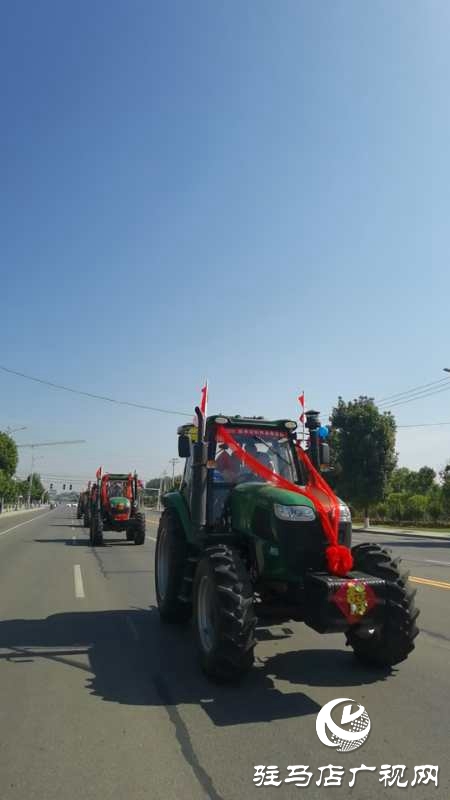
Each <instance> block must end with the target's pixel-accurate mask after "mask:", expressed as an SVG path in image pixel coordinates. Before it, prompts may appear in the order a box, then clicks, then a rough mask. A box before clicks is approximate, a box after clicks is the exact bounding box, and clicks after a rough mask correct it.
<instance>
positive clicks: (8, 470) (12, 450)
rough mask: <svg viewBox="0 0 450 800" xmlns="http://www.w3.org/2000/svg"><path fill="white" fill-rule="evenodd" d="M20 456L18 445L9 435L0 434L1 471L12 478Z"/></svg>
mask: <svg viewBox="0 0 450 800" xmlns="http://www.w3.org/2000/svg"><path fill="white" fill-rule="evenodd" d="M18 460H19V456H18V453H17V445H16V443H15V441H14V439H11V436H8V434H7V433H0V470H2V472H4V473H5V475H7V476H8V477H9V478H12V476H13V475H14V473H15V471H16V469H17V462H18Z"/></svg>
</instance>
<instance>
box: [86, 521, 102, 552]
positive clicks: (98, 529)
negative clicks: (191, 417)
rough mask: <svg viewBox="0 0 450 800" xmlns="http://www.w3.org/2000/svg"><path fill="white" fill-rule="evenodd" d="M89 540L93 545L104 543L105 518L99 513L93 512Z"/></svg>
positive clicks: (98, 545)
mask: <svg viewBox="0 0 450 800" xmlns="http://www.w3.org/2000/svg"><path fill="white" fill-rule="evenodd" d="M89 541H90V544H91V546H92V547H101V546H102V545H103V520H102V518H101V517H100V515H99V514H92V516H91V526H90V528H89Z"/></svg>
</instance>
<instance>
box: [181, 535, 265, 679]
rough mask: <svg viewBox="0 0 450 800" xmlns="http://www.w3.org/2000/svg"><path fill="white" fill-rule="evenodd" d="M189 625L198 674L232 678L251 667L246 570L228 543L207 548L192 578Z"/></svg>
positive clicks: (251, 613)
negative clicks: (197, 657)
mask: <svg viewBox="0 0 450 800" xmlns="http://www.w3.org/2000/svg"><path fill="white" fill-rule="evenodd" d="M193 596H194V625H195V636H196V640H197V647H198V650H199V654H200V663H201V666H202V669H203V670H204V672H205V673H206V674H207V675H209V676H210V677H212V678H214V679H215V680H218V681H221V682H225V681H227V682H229V681H233V682H235V681H237V680H238V679H239V678H241V677H242V676H243V675H244V674H245V673H246V672H248V670H249V669H250V668H251V667H252V665H253V661H254V648H255V625H256V615H255V610H254V606H253V587H252V584H251V581H250V578H249V575H248V572H247V569H246V567H245V565H244V563H243V561H242V559H241V558H240V556H239V553H238V552H237V551H236V550H235V549H234V548H232V547H227V546H226V545H217V546H215V547H209V548H207V550H206V551H205V554H204V557H203V558H202V560H201V561H200V563H199V564H198V567H197V570H196V573H195V580H194V593H193Z"/></svg>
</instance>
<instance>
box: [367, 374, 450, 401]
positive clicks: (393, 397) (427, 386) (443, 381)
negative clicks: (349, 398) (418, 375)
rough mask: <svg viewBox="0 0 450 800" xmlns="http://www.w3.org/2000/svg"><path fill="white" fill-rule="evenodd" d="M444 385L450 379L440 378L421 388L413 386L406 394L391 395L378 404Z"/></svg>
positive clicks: (382, 398)
mask: <svg viewBox="0 0 450 800" xmlns="http://www.w3.org/2000/svg"><path fill="white" fill-rule="evenodd" d="M443 383H450V378H440V380H438V381H432V383H423V384H422V385H421V386H413V387H412V388H411V389H405V391H404V392H397V394H390V395H388V396H387V397H381V398H380V400H376V404H377V405H378V406H379V405H382V404H383V403H385V402H386V401H388V400H394V399H396V398H400V397H403V396H404V395H409V394H411V393H415V392H417V391H419V390H421V389H427V388H429V387H430V386H439V385H440V384H443Z"/></svg>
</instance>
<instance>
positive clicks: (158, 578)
mask: <svg viewBox="0 0 450 800" xmlns="http://www.w3.org/2000/svg"><path fill="white" fill-rule="evenodd" d="M187 566H188V549H187V544H186V539H185V536H184V532H183V530H182V528H181V526H180V523H179V521H178V517H177V516H176V515H175V514H174V513H173V512H172V511H169V510H168V509H166V510H165V511H163V513H162V515H161V519H160V520H159V527H158V535H157V538H156V551H155V583H156V599H157V602H158V608H159V613H160V616H161V619H162V620H163V621H164V622H187V621H188V619H189V618H190V616H191V614H192V606H191V603H190V602H189V601H188V600H187V599H186V600H184V599H182V597H181V593H182V589H183V585H184V578H185V573H186V569H187Z"/></svg>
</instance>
